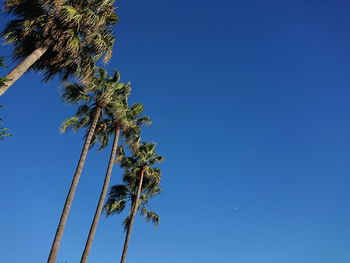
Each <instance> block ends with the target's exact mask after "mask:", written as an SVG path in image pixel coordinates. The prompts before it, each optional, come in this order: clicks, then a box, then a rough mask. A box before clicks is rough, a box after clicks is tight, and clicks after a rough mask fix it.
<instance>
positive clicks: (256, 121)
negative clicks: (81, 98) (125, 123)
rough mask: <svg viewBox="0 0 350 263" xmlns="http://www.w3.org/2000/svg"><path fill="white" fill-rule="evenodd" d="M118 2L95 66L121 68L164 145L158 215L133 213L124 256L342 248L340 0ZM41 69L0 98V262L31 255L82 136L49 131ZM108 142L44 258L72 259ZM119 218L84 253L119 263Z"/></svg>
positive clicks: (49, 230)
mask: <svg viewBox="0 0 350 263" xmlns="http://www.w3.org/2000/svg"><path fill="white" fill-rule="evenodd" d="M117 5H118V7H119V8H118V12H119V15H120V17H121V22H120V23H119V24H118V25H117V27H116V28H115V31H116V32H117V34H116V37H117V43H116V46H115V50H114V56H113V58H112V60H111V61H110V62H109V63H108V64H107V65H106V67H107V69H108V70H109V71H110V72H112V71H113V69H119V70H120V72H121V75H122V81H131V83H132V88H133V93H132V96H131V101H132V102H140V103H143V104H144V105H145V110H146V113H147V114H148V115H150V116H151V118H152V120H153V125H152V126H150V127H147V128H145V129H144V136H143V138H144V140H147V141H155V142H157V148H158V153H159V154H161V155H163V156H164V157H165V159H166V160H165V162H164V164H162V166H161V168H162V171H163V179H162V184H161V186H162V188H163V193H162V194H161V195H160V196H158V197H156V198H154V199H153V200H152V202H151V206H152V208H153V209H154V210H155V211H156V212H157V213H159V215H160V217H161V223H160V225H159V227H157V228H155V227H154V226H152V225H151V224H149V223H146V222H145V220H143V219H142V218H140V217H138V218H137V220H136V225H135V228H134V232H133V234H132V237H131V243H130V248H129V253H128V259H127V261H128V263H141V262H142V263H151V262H152V263H179V262H180V263H213V262H218V263H236V262H237V263H333V262H334V263H348V262H350V249H349V247H350V209H349V203H350V191H349V184H350V174H349V171H350V162H349V157H350V137H349V134H350V104H349V97H350V89H349V86H350V74H349V73H350V31H349V28H350V16H349V11H350V3H349V2H348V1H322V0H319V1H310V0H303V1H301V0H299V1H284V0H282V1H281V0H279V1H277V0H275V1H258V0H245V1H242V0H240V1H235V0H231V1H229V0H217V1H199V0H191V1H185V0H178V1H166V0H165V1H164V0H163V1H160V0H150V1H141V0H133V1H119V2H118V4H117ZM9 19H10V18H9V17H7V16H5V15H3V14H1V16H0V25H2V27H3V25H4V24H5V23H6V22H7V21H8V20H9ZM9 51H10V47H9V46H1V47H0V56H8V54H9ZM7 64H8V65H9V66H11V60H10V59H7ZM7 70H8V69H4V70H1V72H2V73H3V74H4V73H5V72H7ZM3 74H1V75H3ZM41 78H42V75H40V74H38V73H37V72H33V73H27V74H25V75H24V76H23V77H22V78H21V79H20V80H18V81H17V82H16V84H15V85H14V86H13V87H11V88H10V89H9V91H8V92H7V93H6V94H5V95H4V96H2V97H1V98H0V104H1V105H4V106H5V108H3V109H1V110H0V116H1V118H3V119H4V126H6V127H8V128H10V129H11V132H12V133H13V134H14V135H13V136H12V137H10V138H6V140H5V141H4V142H0V150H1V161H0V162H1V170H0V171H1V177H0V178H1V179H0V180H1V183H0V207H1V211H2V213H1V217H0V233H1V235H0V259H1V260H0V261H2V262H11V263H23V262H28V263H31V262H46V259H47V256H48V254H49V250H50V246H51V243H52V240H53V237H54V233H55V230H56V227H57V223H58V220H59V216H60V213H61V209H62V207H63V203H64V199H65V196H66V193H67V191H68V187H69V184H70V181H71V178H72V176H73V173H74V170H75V166H76V163H77V161H78V158H79V154H80V151H81V148H82V144H83V138H82V133H76V134H74V133H71V132H69V133H67V134H60V133H59V124H60V122H61V121H62V120H64V119H65V118H67V117H70V116H71V115H72V114H73V113H74V112H75V107H74V106H67V105H64V104H62V102H61V99H60V96H59V95H60V92H61V91H60V90H61V89H62V87H61V86H60V84H59V83H58V82H57V80H53V81H50V82H48V83H42V82H40V80H41ZM108 155H109V148H108V149H107V150H105V151H103V152H101V153H97V152H96V151H92V152H90V153H89V155H88V158H87V162H86V165H85V168H84V171H83V175H82V177H81V180H80V184H79V186H78V189H77V193H76V198H75V200H74V202H73V206H72V209H71V213H70V216H69V219H68V223H67V226H66V230H65V233H64V236H63V240H62V242H61V247H60V251H59V256H58V262H59V263H63V262H66V261H67V262H68V263H74V262H79V260H80V256H81V253H82V251H83V247H84V244H85V240H86V237H87V233H88V229H89V226H90V223H91V220H92V216H93V213H94V210H95V207H96V204H97V198H98V195H99V192H100V187H101V185H102V182H103V177H104V173H105V169H106V166H107V162H108ZM120 175H121V171H120V169H119V168H117V167H115V169H114V172H113V177H112V184H117V183H119V182H120ZM123 218H124V217H123V216H115V217H111V218H107V219H106V218H105V217H103V218H101V221H100V225H99V227H98V229H97V234H96V238H95V241H94V244H93V246H92V251H91V254H90V257H89V262H92V263H107V262H119V261H118V260H119V258H120V254H121V250H122V245H123V240H124V233H123V230H122V227H121V222H122V220H123Z"/></svg>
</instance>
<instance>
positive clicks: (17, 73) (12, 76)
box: [0, 47, 47, 96]
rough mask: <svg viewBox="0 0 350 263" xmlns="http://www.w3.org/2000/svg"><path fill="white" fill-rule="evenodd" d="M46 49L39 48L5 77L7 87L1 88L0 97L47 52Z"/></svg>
mask: <svg viewBox="0 0 350 263" xmlns="http://www.w3.org/2000/svg"><path fill="white" fill-rule="evenodd" d="M46 50H47V48H46V47H39V48H37V49H35V50H34V51H33V52H32V53H31V54H30V55H29V56H28V57H26V58H25V59H24V60H23V61H22V62H21V63H19V64H18V65H17V67H15V68H14V69H13V70H11V72H10V73H9V74H7V75H6V76H5V78H6V79H8V81H6V83H5V85H4V86H2V87H0V96H2V95H3V94H4V93H5V92H6V91H7V89H8V88H9V87H11V85H12V84H13V83H15V81H16V80H18V79H19V78H20V77H21V76H22V75H23V74H24V73H25V72H26V71H27V70H28V69H29V68H30V67H31V66H32V65H33V64H34V63H35V62H36V61H38V59H39V58H41V56H42V55H44V53H45V52H46Z"/></svg>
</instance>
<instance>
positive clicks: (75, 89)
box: [48, 68, 130, 263]
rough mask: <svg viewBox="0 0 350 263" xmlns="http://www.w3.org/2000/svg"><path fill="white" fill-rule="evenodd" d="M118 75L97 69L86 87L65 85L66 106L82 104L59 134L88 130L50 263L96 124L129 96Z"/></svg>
mask: <svg viewBox="0 0 350 263" xmlns="http://www.w3.org/2000/svg"><path fill="white" fill-rule="evenodd" d="M118 76H119V75H118V74H115V75H114V76H113V77H108V76H107V72H106V71H105V70H104V69H102V68H99V69H98V73H97V75H96V77H95V78H94V79H93V80H92V81H91V82H90V83H89V85H88V86H82V85H81V84H68V85H66V87H65V90H64V93H63V99H64V101H65V102H67V103H82V105H81V106H80V107H79V108H78V111H77V113H76V116H74V117H72V118H69V119H67V120H65V121H64V122H63V124H62V126H61V130H62V132H65V131H66V130H67V129H68V128H71V129H73V131H77V130H79V129H80V128H83V127H88V131H87V134H86V136H85V142H84V146H83V149H82V152H81V155H80V159H79V161H78V165H77V168H76V170H75V173H74V176H73V180H72V183H71V186H70V188H69V192H68V195H67V198H66V201H65V204H64V207H63V211H62V214H61V218H60V221H59V224H58V227H57V230H56V234H55V238H54V241H53V244H52V247H51V251H50V255H49V258H48V262H49V263H56V258H57V252H58V248H59V245H60V242H61V239H62V236H63V231H64V227H65V224H66V222H67V218H68V214H69V211H70V208H71V205H72V202H73V198H74V194H75V191H76V188H77V186H78V182H79V179H80V176H81V173H82V171H83V166H84V163H85V159H86V156H87V153H88V150H89V147H90V144H91V140H92V138H93V135H94V131H95V129H96V126H97V123H98V121H99V119H100V116H101V115H102V114H103V111H104V110H106V109H108V108H109V107H111V106H112V102H114V101H116V100H117V99H118V97H119V96H125V95H124V94H125V93H129V92H130V87H129V86H130V85H129V84H124V83H119V77H118Z"/></svg>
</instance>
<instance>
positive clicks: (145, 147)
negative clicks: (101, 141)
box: [105, 142, 163, 230]
mask: <svg viewBox="0 0 350 263" xmlns="http://www.w3.org/2000/svg"><path fill="white" fill-rule="evenodd" d="M136 144H138V145H134V150H133V156H132V157H123V159H122V160H121V167H122V168H123V169H124V174H123V182H124V184H120V185H115V186H112V187H111V189H110V192H109V195H108V199H107V202H106V204H105V212H106V214H107V216H109V215H113V214H119V213H121V212H122V211H123V210H124V208H125V206H126V204H127V203H128V202H130V205H131V207H133V206H134V205H135V202H136V200H137V198H138V197H137V186H138V183H139V181H140V176H141V172H142V171H143V172H144V177H143V181H142V186H141V193H140V196H139V199H140V202H139V203H138V206H137V207H136V210H137V211H140V212H141V215H143V216H145V217H146V219H148V220H152V222H154V223H156V224H158V222H159V216H158V215H157V214H156V213H155V212H152V211H148V209H147V205H148V201H149V198H151V197H153V196H155V195H157V194H159V193H160V191H161V190H160V188H159V183H160V179H161V171H160V169H159V168H155V167H152V166H153V165H155V164H157V163H160V162H162V161H163V157H161V156H159V155H157V154H156V153H155V148H156V145H155V144H154V143H146V142H143V143H136ZM129 222H130V215H129V216H128V217H127V218H126V219H125V221H124V227H125V229H126V230H127V229H128V227H129Z"/></svg>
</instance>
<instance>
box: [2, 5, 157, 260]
mask: <svg viewBox="0 0 350 263" xmlns="http://www.w3.org/2000/svg"><path fill="white" fill-rule="evenodd" d="M114 2H115V1H114V0H51V1H49V0H46V1H45V0H35V1H32V0H6V1H5V11H6V12H7V13H9V14H12V15H14V16H16V18H17V19H14V20H12V21H10V22H9V23H8V24H7V25H6V26H5V28H4V30H3V34H2V35H3V37H4V38H5V40H6V42H7V43H12V44H13V47H14V49H13V54H12V57H13V58H14V59H15V60H21V62H20V63H19V64H18V66H16V67H15V68H14V69H13V70H12V71H11V72H10V73H9V74H8V75H7V76H6V77H5V78H2V79H1V80H0V81H1V83H0V84H1V85H0V95H2V94H4V93H5V92H6V91H7V89H8V88H9V87H10V86H11V85H12V84H13V83H14V82H15V81H16V80H17V79H18V78H20V77H21V75H22V74H24V73H25V72H26V71H27V70H29V69H33V70H39V71H41V72H43V73H44V76H45V77H44V80H48V79H50V78H52V77H53V76H56V75H58V76H59V77H60V79H61V80H64V81H67V80H68V79H69V78H70V77H74V78H75V80H76V82H74V83H68V84H67V83H66V82H65V88H64V92H63V94H62V97H63V101H64V102H65V103H69V104H77V105H78V109H77V112H76V114H75V116H73V117H70V118H68V119H66V120H65V121H64V122H63V123H62V125H61V131H62V132H65V131H67V130H68V129H71V130H73V131H78V130H80V129H82V128H85V129H86V134H85V142H84V146H83V149H82V153H81V155H80V159H79V162H78V165H77V168H76V171H75V173H74V176H73V180H72V183H71V186H70V189H69V192H68V195H67V198H66V202H65V205H64V208H63V211H62V214H61V218H60V221H59V225H58V228H57V231H56V235H55V238H54V241H53V244H52V247H51V251H50V255H49V258H48V262H49V263H56V260H57V253H58V248H59V245H60V242H61V239H62V236H63V232H64V228H65V225H66V222H67V218H68V215H69V212H70V208H71V205H72V202H73V198H74V195H75V191H76V189H77V186H78V182H79V179H80V176H81V174H82V171H83V167H84V163H85V160H86V157H87V154H88V151H89V149H91V148H92V147H93V146H94V145H95V144H98V145H99V150H103V149H104V148H106V146H107V145H108V144H109V143H110V139H111V138H113V142H112V147H111V153H110V158H109V161H108V165H107V171H106V174H105V178H104V182H103V186H102V190H101V194H100V196H99V201H98V204H97V207H96V212H95V214H94V217H93V220H92V224H91V227H90V231H89V235H88V238H87V241H86V245H85V249H84V252H83V253H82V258H81V262H86V261H87V258H88V255H89V252H90V249H91V246H92V242H93V239H94V235H95V232H96V228H97V225H98V222H99V219H100V216H101V213H102V211H103V210H104V211H105V212H106V214H107V215H113V214H119V213H121V212H122V211H124V210H125V208H126V207H129V213H128V215H127V216H126V219H125V220H124V228H125V230H126V237H125V242H124V249H123V252H122V257H121V262H125V260H126V253H127V249H128V244H129V240H130V235H131V231H132V227H133V223H134V220H135V217H136V214H137V212H139V213H140V215H142V216H144V217H145V218H146V219H147V220H148V221H152V222H153V223H155V224H158V223H159V216H158V215H157V214H156V213H155V212H154V211H152V210H150V208H149V205H148V202H149V200H150V198H152V197H153V196H155V195H158V194H159V193H160V192H161V190H160V187H159V184H160V179H161V171H160V169H159V168H158V167H155V165H157V164H158V163H160V162H162V161H163V158H162V157H161V156H159V155H157V154H156V152H155V148H156V145H155V144H154V143H149V142H142V141H141V127H142V126H143V125H149V124H151V120H150V118H149V117H148V116H144V115H143V111H144V106H143V105H142V104H139V103H135V104H132V105H129V96H130V93H131V85H130V83H122V82H120V74H119V72H115V73H114V74H112V75H111V76H109V75H108V74H107V71H106V70H105V69H103V68H98V67H96V66H95V65H96V61H97V60H98V59H100V58H102V57H103V60H104V61H105V62H106V61H108V60H109V59H110V58H111V55H112V49H113V44H114V42H115V38H114V36H113V31H112V27H113V25H114V24H116V23H117V22H118V21H119V18H118V16H117V14H116V12H115V11H116V9H115V7H114ZM0 63H2V60H0ZM1 65H2V64H1ZM116 163H120V165H121V168H122V169H123V170H124V174H123V176H122V180H121V183H120V184H118V185H115V186H113V187H111V189H110V192H109V195H108V199H107V201H106V203H105V199H106V197H107V192H108V189H109V182H110V178H111V175H112V169H113V166H114V165H115V164H116Z"/></svg>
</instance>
